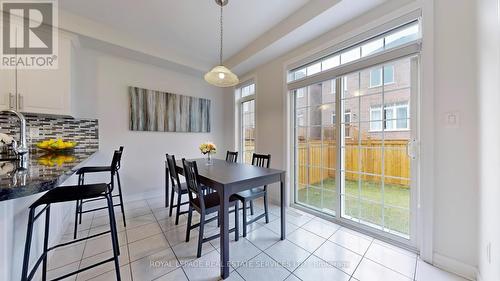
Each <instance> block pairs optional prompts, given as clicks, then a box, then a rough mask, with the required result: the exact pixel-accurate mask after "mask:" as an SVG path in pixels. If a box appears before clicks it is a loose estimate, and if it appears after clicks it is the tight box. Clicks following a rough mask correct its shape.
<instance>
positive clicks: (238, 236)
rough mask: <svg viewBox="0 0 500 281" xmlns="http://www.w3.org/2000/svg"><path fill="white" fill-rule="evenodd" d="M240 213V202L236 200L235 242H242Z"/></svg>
mask: <svg viewBox="0 0 500 281" xmlns="http://www.w3.org/2000/svg"><path fill="white" fill-rule="evenodd" d="M239 212H240V203H239V202H238V200H236V205H235V207H234V227H235V229H234V240H236V241H238V240H240V231H239V229H240V219H239V217H240V216H239Z"/></svg>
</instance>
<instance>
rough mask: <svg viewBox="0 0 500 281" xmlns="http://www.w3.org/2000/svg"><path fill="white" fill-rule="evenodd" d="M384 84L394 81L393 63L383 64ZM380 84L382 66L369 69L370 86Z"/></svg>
mask: <svg viewBox="0 0 500 281" xmlns="http://www.w3.org/2000/svg"><path fill="white" fill-rule="evenodd" d="M383 79H384V85H388V84H392V83H394V65H387V66H384V78H383ZM380 86H382V67H378V68H374V69H372V70H371V71H370V88H374V87H380Z"/></svg>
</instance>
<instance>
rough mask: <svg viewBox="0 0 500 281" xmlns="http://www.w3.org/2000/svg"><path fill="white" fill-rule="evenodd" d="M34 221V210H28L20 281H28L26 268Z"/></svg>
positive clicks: (28, 260)
mask: <svg viewBox="0 0 500 281" xmlns="http://www.w3.org/2000/svg"><path fill="white" fill-rule="evenodd" d="M34 220H35V208H31V209H30V214H29V218H28V230H27V231H26V243H25V244H24V259H23V271H22V276H21V281H26V280H28V266H29V263H30V250H31V238H32V236H33V223H34Z"/></svg>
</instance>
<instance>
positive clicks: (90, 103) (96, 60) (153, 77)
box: [76, 48, 232, 198]
mask: <svg viewBox="0 0 500 281" xmlns="http://www.w3.org/2000/svg"><path fill="white" fill-rule="evenodd" d="M76 57H77V65H76V67H77V69H76V70H77V73H76V80H77V84H78V86H77V90H78V93H77V99H78V100H77V103H78V105H79V110H78V112H77V115H78V116H79V117H90V118H97V119H99V145H100V147H99V148H100V152H99V154H98V155H97V157H95V160H94V161H93V163H101V164H107V163H109V162H110V161H111V156H112V153H113V150H114V149H116V148H118V147H119V146H120V145H124V146H125V151H124V154H123V158H122V170H121V171H120V176H121V179H122V186H123V193H124V196H125V197H126V198H137V196H142V195H143V194H144V193H148V194H159V193H161V194H163V191H164V189H163V187H164V182H165V181H164V160H165V153H170V154H175V156H176V158H177V159H181V158H182V157H186V158H194V157H196V158H199V157H202V155H201V154H200V153H199V150H198V146H199V144H200V143H201V142H204V141H213V142H215V144H216V145H218V149H219V153H218V154H217V155H216V157H225V150H226V142H227V143H229V142H231V141H232V140H231V139H230V140H227V139H226V138H225V124H224V123H225V119H224V114H225V113H224V112H225V106H224V103H225V102H227V97H225V96H224V94H223V93H222V91H221V90H220V89H218V88H216V87H212V86H210V85H208V84H207V83H206V82H205V81H204V80H203V78H202V75H201V74H200V76H193V75H192V74H184V73H182V72H180V71H178V70H176V69H165V68H160V67H156V66H152V65H147V64H143V63H140V62H138V61H135V60H131V59H127V58H123V57H117V56H112V55H109V54H106V53H103V52H99V51H95V50H91V49H86V48H82V49H79V50H77V54H76ZM128 86H137V87H143V88H148V89H154V90H162V91H167V92H171V93H176V94H182V95H189V96H197V97H204V98H209V99H211V100H212V124H211V125H212V131H211V133H166V132H134V131H130V130H129V99H128Z"/></svg>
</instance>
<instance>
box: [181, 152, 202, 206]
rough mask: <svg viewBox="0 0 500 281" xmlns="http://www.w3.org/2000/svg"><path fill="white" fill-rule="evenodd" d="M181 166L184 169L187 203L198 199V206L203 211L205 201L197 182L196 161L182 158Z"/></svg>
mask: <svg viewBox="0 0 500 281" xmlns="http://www.w3.org/2000/svg"><path fill="white" fill-rule="evenodd" d="M182 165H183V167H184V177H185V178H186V184H187V189H188V195H189V201H193V200H195V199H198V201H199V204H200V205H199V206H200V208H201V209H202V210H203V209H205V200H204V195H203V190H202V189H201V186H200V184H199V182H198V165H196V161H187V160H186V159H184V158H182Z"/></svg>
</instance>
